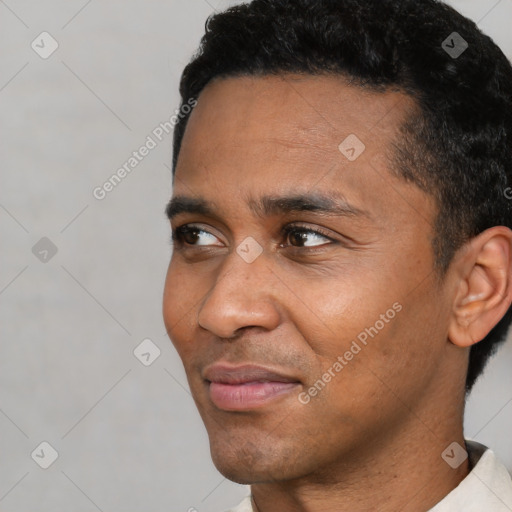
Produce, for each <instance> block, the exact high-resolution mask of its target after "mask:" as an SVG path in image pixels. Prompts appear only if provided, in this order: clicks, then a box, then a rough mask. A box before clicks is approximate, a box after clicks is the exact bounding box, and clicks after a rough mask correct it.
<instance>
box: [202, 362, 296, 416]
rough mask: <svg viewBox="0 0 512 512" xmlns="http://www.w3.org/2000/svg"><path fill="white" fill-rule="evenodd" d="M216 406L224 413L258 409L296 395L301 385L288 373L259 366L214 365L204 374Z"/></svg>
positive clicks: (209, 392)
mask: <svg viewBox="0 0 512 512" xmlns="http://www.w3.org/2000/svg"><path fill="white" fill-rule="evenodd" d="M203 378H204V381H205V383H206V385H207V387H208V394H209V397H210V400H211V401H212V402H213V404H214V405H215V406H216V407H217V408H219V409H222V410H224V411H243V410H251V409H258V408H261V407H264V406H265V405H268V404H269V403H271V402H275V401H276V400H278V399H280V398H283V397H284V396H285V395H288V394H290V393H292V392H293V391H294V390H296V389H297V387H298V386H300V385H301V382H300V381H299V380H298V379H297V378H296V377H293V376H290V375H286V374H285V373H284V372H280V371H276V370H273V369H270V368H266V367H263V366H256V365H242V366H230V365H227V364H218V363H217V364H214V365H212V366H208V367H207V368H206V370H205V371H204V377H203Z"/></svg>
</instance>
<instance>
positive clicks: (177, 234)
mask: <svg viewBox="0 0 512 512" xmlns="http://www.w3.org/2000/svg"><path fill="white" fill-rule="evenodd" d="M172 240H173V242H174V243H176V244H178V245H179V244H183V245H191V246H210V245H217V246H219V245H222V243H219V241H218V238H217V237H216V236H215V235H212V234H211V233H210V232H208V231H206V230H204V229H202V228H200V227H199V226H193V225H187V224H185V225H184V226H180V227H178V228H176V229H174V230H173V232H172Z"/></svg>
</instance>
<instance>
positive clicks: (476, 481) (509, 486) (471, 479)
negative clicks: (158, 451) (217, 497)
mask: <svg viewBox="0 0 512 512" xmlns="http://www.w3.org/2000/svg"><path fill="white" fill-rule="evenodd" d="M466 446H467V448H468V455H469V461H470V466H471V467H472V470H471V471H470V473H469V474H468V476H467V477H466V478H464V480H462V482H461V483H460V484H459V485H458V486H457V487H455V489H453V490H452V491H451V492H450V493H449V494H448V495H446V496H445V497H444V498H443V499H442V500H441V501H440V502H439V503H438V504H437V505H436V506H435V507H434V508H431V509H430V510H429V512H512V480H511V478H510V475H509V474H508V472H507V470H506V469H505V466H503V464H502V463H501V462H500V461H499V460H498V459H497V458H496V456H495V455H494V453H493V451H492V450H490V449H489V448H486V447H485V446H483V445H481V444H480V443H476V442H475V441H468V440H466ZM227 512H254V510H253V508H252V505H251V497H250V496H248V497H247V498H245V499H244V500H243V501H242V503H240V504H239V505H238V507H235V508H233V509H230V510H228V511H227Z"/></svg>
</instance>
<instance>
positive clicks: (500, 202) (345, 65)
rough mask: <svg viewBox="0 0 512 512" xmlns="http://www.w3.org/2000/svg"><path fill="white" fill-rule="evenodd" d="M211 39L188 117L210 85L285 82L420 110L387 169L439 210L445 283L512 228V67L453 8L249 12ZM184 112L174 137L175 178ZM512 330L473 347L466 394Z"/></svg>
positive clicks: (426, 2)
mask: <svg viewBox="0 0 512 512" xmlns="http://www.w3.org/2000/svg"><path fill="white" fill-rule="evenodd" d="M205 28H206V30H205V34H204V36H203V37H202V39H201V44H200V47H199V50H198V52H197V53H196V54H195V56H194V57H193V59H192V60H191V62H190V63H189V64H188V65H187V66H186V67H185V69H184V71H183V74H182V77H181V82H180V94H181V101H182V106H183V105H185V104H186V103H187V102H189V101H190V99H191V98H198V97H199V95H200V93H201V91H202V90H203V89H204V87H205V86H206V85H207V84H208V83H209V82H210V81H211V80H213V79H215V78H223V77H236V76H244V75H245V76H264V75H284V74H286V73H299V74H304V75H321V74H326V73H328V74H335V75H342V76H344V77H346V78H348V79H349V80H350V82H351V83H352V84H354V85H355V86H360V87H366V88H371V89H374V90H377V91H378V90H381V91H382V90H388V89H397V90H401V91H403V92H405V93H406V94H408V95H409V96H411V97H412V98H413V99H414V100H415V104H416V105H417V106H418V108H417V111H416V112H414V113H411V114H410V115H409V117H408V119H407V121H406V122H405V123H404V124H403V126H402V127H401V133H400V136H399V137H397V141H396V143H395V144H394V151H393V156H392V159H391V160H392V164H393V165H392V166H391V167H392V171H393V172H395V173H396V174H397V175H399V176H401V177H403V178H404V179H405V180H407V181H410V182H412V183H415V184H416V185H417V186H418V187H420V188H421V189H422V190H423V191H425V192H426V193H428V194H430V195H431V196H432V197H433V198H434V199H435V201H436V204H437V207H438V214H437V218H436V220H435V225H434V235H435V237H434V240H433V251H434V256H435V265H436V267H437V271H438V272H439V274H440V275H441V276H442V275H444V272H445V271H446V269H447V268H448V266H449V264H450V262H451V261H452V258H453V255H454V254H455V252H456V251H457V249H459V248H460V247H461V246H462V245H463V244H464V243H465V242H466V241H468V240H469V239H470V238H472V237H474V236H476V235H477V234H479V233H481V232H482V231H484V230H485V229H488V228H490V227H492V226H499V225H503V226H507V227H509V228H512V200H510V199H509V198H507V197H506V196H507V194H506V193H505V191H506V190H507V189H508V188H507V187H508V186H509V185H508V184H510V183H512V179H511V178H512V67H511V65H510V63H509V61H508V60H507V58H506V57H505V56H504V55H503V53H502V51H501V50H500V49H499V48H498V46H497V45H496V44H495V43H494V42H493V41H492V40H491V39H490V38H489V37H488V36H486V35H485V34H483V33H482V32H481V31H480V30H479V29H478V27H477V25H476V24H475V23H474V22H472V21H471V20H469V19H467V18H465V17H464V16H462V15H461V14H459V13H458V12H457V11H455V10H454V9H452V8H451V7H449V6H448V5H446V4H444V3H442V2H440V1H437V0H401V1H397V0H253V1H252V2H250V3H247V4H240V5H236V6H233V7H231V8H229V9H227V10H226V11H224V12H221V13H218V14H214V15H212V16H210V17H209V18H208V20H207V21H206V27H205ZM466 45H467V47H466ZM461 51H462V53H460V52H461ZM189 111H190V109H188V110H187V113H186V114H184V115H182V116H181V115H180V116H179V119H178V122H177V124H176V126H175V131H174V140H173V175H174V172H175V170H176V164H177V161H178V156H179V151H180V146H181V142H182V139H183V135H184V132H185V128H186V125H187V121H188V118H189ZM508 190H509V189H508ZM511 321H512V307H511V308H509V310H508V311H507V313H506V314H505V316H504V317H503V318H502V319H501V321H500V322H499V323H498V324H497V325H496V326H495V327H494V329H492V331H491V332H490V333H489V334H488V335H487V336H486V337H485V338H484V339H483V340H482V341H481V342H479V343H477V344H476V345H474V346H472V348H471V351H470V357H469V367H468V373H467V378H466V391H467V392H469V391H470V389H471V388H472V386H473V384H474V382H475V380H476V379H477V377H478V376H479V375H480V374H481V372H482V371H483V368H484V366H485V364H486V362H487V360H488V358H489V356H490V355H491V354H492V353H493V352H494V351H495V350H496V348H497V346H498V345H499V344H500V343H502V342H503V341H504V340H505V338H506V335H507V331H508V328H509V326H510V323H511Z"/></svg>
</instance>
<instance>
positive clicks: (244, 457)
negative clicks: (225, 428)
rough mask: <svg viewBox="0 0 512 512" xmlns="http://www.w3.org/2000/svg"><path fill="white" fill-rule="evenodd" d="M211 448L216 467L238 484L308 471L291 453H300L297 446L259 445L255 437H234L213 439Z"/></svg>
mask: <svg viewBox="0 0 512 512" xmlns="http://www.w3.org/2000/svg"><path fill="white" fill-rule="evenodd" d="M210 452H211V456H212V461H213V463H214V465H215V467H216V468H217V470H218V471H219V472H220V473H221V474H222V475H223V476H225V477H226V478H227V479H229V480H231V481H233V482H236V483H238V484H243V485H252V484H259V483H270V482H276V481H284V480H291V479H294V478H300V477H301V476H304V473H305V472H306V473H307V469H306V468H302V467H300V465H299V464H298V461H296V460H293V459H292V458H291V457H290V454H291V453H293V455H294V456H296V455H297V454H298V451H297V449H296V448H295V449H293V450H291V451H290V450H286V449H283V447H279V446H278V443H273V444H272V446H269V445H267V444H264V443H261V444H259V445H256V440H254V443H253V442H251V441H249V440H247V439H244V440H240V439H234V438H233V437H232V438H231V439H230V440H229V441H228V440H226V441H219V440H217V441H213V442H212V441H210ZM287 453H288V455H287Z"/></svg>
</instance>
